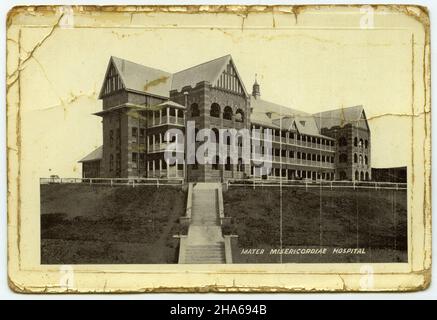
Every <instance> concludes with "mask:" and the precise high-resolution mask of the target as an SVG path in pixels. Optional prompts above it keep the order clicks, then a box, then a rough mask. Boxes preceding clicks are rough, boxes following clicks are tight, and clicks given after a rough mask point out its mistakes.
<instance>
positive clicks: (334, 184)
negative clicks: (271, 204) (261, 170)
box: [226, 179, 407, 190]
mask: <svg viewBox="0 0 437 320" xmlns="http://www.w3.org/2000/svg"><path fill="white" fill-rule="evenodd" d="M226 184H227V186H228V187H232V186H247V187H253V188H255V186H260V187H277V186H283V187H304V188H306V189H307V188H312V187H327V188H330V189H333V188H354V189H376V190H378V189H396V190H406V189H407V183H401V182H381V181H380V182H375V181H323V180H317V181H314V180H308V179H307V180H286V179H282V180H281V179H275V180H266V179H246V180H238V179H230V180H228V181H227V182H226Z"/></svg>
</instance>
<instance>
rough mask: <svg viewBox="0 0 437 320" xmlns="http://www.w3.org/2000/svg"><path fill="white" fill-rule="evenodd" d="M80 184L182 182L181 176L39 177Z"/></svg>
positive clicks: (134, 184) (54, 182)
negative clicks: (164, 177)
mask: <svg viewBox="0 0 437 320" xmlns="http://www.w3.org/2000/svg"><path fill="white" fill-rule="evenodd" d="M74 183H76V184H81V183H86V184H89V185H93V184H95V185H110V186H117V185H130V186H132V187H135V186H140V185H154V186H157V187H159V186H162V185H182V184H183V183H184V179H183V178H177V177H169V178H166V179H163V178H55V177H52V178H40V184H74Z"/></svg>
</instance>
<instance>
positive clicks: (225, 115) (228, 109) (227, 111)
mask: <svg viewBox="0 0 437 320" xmlns="http://www.w3.org/2000/svg"><path fill="white" fill-rule="evenodd" d="M223 119H225V120H232V108H231V107H230V106H226V107H225V109H224V110H223Z"/></svg>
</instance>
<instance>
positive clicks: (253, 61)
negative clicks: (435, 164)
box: [6, 5, 431, 293]
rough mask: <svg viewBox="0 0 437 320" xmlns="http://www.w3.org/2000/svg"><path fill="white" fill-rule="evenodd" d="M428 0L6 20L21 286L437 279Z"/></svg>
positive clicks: (392, 283)
mask: <svg viewBox="0 0 437 320" xmlns="http://www.w3.org/2000/svg"><path fill="white" fill-rule="evenodd" d="M429 30H430V29H429V17H428V12H427V9H426V8H424V7H419V6H396V5H390V6H155V7H154V6H149V7H135V6H127V7H125V6H119V7H95V6H89V7H87V6H71V7H70V6H62V7H61V6H40V7H38V6H36V7H15V8H13V9H12V10H11V11H10V12H9V15H8V19H7V75H6V77H7V125H8V131H7V139H8V140H7V141H8V150H7V151H8V251H9V261H8V262H9V266H8V267H9V283H10V287H11V288H12V289H13V290H15V291H17V292H26V293H59V292H70V293H71V292H73V293H76V292H77V293H81V292H211V291H212V292H214V291H215V292H293V291H299V292H303V291H412V290H423V289H425V288H426V287H427V286H428V285H429V283H430V280H431V197H430V188H431V185H430V183H431V182H430V171H431V130H430V127H431V122H430V119H431V118H430V101H431V97H430V38H429Z"/></svg>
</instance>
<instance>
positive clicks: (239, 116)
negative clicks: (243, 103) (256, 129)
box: [235, 109, 244, 122]
mask: <svg viewBox="0 0 437 320" xmlns="http://www.w3.org/2000/svg"><path fill="white" fill-rule="evenodd" d="M235 121H237V122H244V112H243V110H241V109H237V111H236V112H235Z"/></svg>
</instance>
